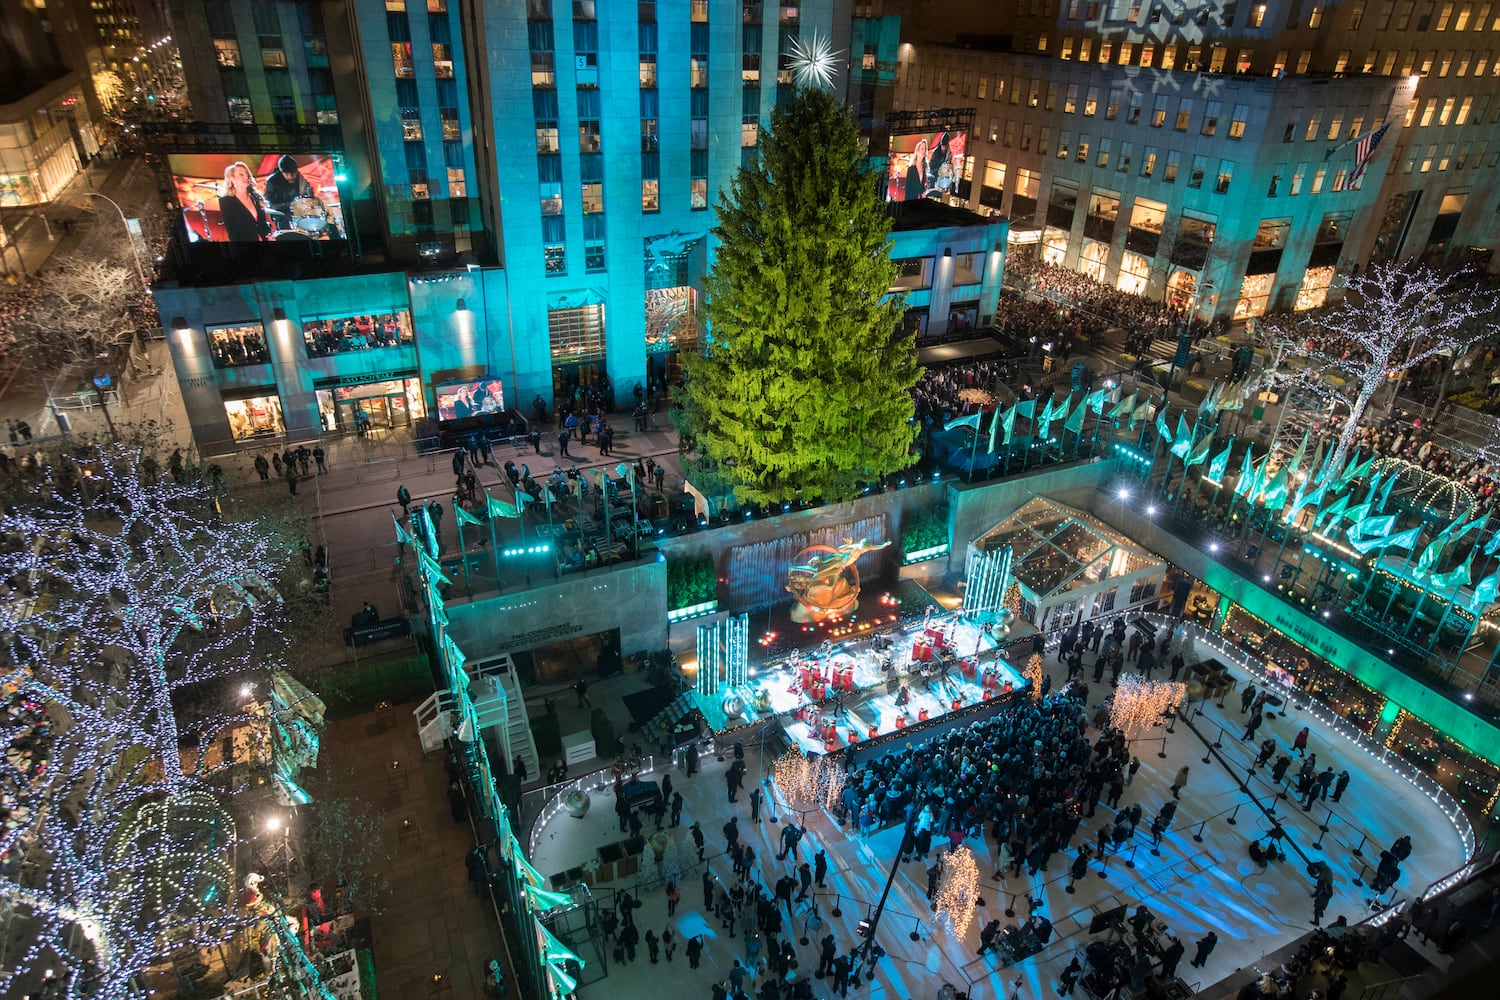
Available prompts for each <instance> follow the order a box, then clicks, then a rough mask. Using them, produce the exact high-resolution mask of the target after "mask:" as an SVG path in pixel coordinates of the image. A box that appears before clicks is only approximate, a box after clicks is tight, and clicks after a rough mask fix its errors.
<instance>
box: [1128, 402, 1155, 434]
mask: <svg viewBox="0 0 1500 1000" xmlns="http://www.w3.org/2000/svg"><path fill="white" fill-rule="evenodd" d="M1155 406H1156V404H1155V403H1153V402H1151V397H1150V396H1147V397H1146V398H1145V399H1143V400H1142V401H1141V404H1140V405H1139V406H1137V407H1136V408H1135V409H1134V410H1131V411H1130V426H1131V427H1134V426H1135V425H1136V424H1138V423H1140V422H1141V421H1142V420H1149V419H1150V418H1151V411H1152V409H1154V408H1155Z"/></svg>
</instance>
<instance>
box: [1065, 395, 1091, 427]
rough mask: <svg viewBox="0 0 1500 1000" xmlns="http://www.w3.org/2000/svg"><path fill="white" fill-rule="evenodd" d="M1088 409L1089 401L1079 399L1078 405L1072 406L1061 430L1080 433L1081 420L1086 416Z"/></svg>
mask: <svg viewBox="0 0 1500 1000" xmlns="http://www.w3.org/2000/svg"><path fill="white" fill-rule="evenodd" d="M1088 409H1089V401H1088V400H1087V399H1083V400H1079V402H1078V405H1077V406H1075V407H1073V412H1072V413H1071V414H1069V415H1068V419H1067V420H1066V421H1064V422H1063V430H1065V431H1067V432H1068V433H1069V434H1082V433H1083V421H1084V419H1085V418H1086V417H1087V416H1088Z"/></svg>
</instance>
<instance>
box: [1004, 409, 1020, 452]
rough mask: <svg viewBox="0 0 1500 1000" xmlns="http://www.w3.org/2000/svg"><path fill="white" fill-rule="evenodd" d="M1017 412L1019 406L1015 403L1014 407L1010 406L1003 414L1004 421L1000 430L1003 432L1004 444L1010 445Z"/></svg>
mask: <svg viewBox="0 0 1500 1000" xmlns="http://www.w3.org/2000/svg"><path fill="white" fill-rule="evenodd" d="M1019 412H1021V404H1020V403H1017V404H1016V405H1015V406H1012V407H1011V408H1010V409H1009V410H1007V411H1006V413H1005V421H1004V423H1003V424H1002V429H1003V430H1004V431H1005V443H1006V444H1010V437H1011V435H1012V434H1014V433H1015V430H1016V414H1017V413H1019Z"/></svg>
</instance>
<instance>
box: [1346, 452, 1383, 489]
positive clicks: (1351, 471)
mask: <svg viewBox="0 0 1500 1000" xmlns="http://www.w3.org/2000/svg"><path fill="white" fill-rule="evenodd" d="M1374 462H1375V456H1374V455H1371V456H1370V457H1369V458H1367V459H1365V460H1364V462H1363V463H1361V462H1360V460H1359V449H1358V448H1356V449H1354V458H1353V459H1351V460H1350V462H1349V467H1348V468H1346V469H1345V470H1344V474H1343V475H1341V476H1339V485H1338V488H1339V489H1343V488H1344V487H1345V486H1348V485H1349V484H1350V483H1352V482H1354V480H1356V479H1358V478H1359V477H1361V476H1363V475H1364V474H1365V473H1367V472H1369V471H1370V466H1371V465H1372V464H1374Z"/></svg>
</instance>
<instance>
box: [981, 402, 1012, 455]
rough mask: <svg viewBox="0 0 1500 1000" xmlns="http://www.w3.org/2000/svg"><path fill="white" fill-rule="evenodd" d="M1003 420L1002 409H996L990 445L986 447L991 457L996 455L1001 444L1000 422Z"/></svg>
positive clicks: (992, 422) (991, 428) (992, 419)
mask: <svg viewBox="0 0 1500 1000" xmlns="http://www.w3.org/2000/svg"><path fill="white" fill-rule="evenodd" d="M1002 419H1003V417H1002V416H1001V413H1000V407H998V406H997V407H995V415H994V416H993V417H991V418H990V443H989V444H988V445H987V446H986V447H985V451H986V452H988V453H989V454H991V455H993V454H994V453H995V449H996V448H997V447H998V446H999V444H1000V422H1001V420H1002ZM1007 436H1009V435H1007Z"/></svg>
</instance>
